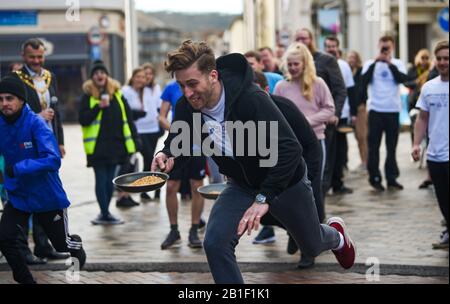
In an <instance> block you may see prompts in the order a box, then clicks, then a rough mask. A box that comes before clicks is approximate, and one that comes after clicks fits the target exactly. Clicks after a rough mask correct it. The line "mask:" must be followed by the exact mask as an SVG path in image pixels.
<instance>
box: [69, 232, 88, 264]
mask: <svg viewBox="0 0 450 304" xmlns="http://www.w3.org/2000/svg"><path fill="white" fill-rule="evenodd" d="M67 247H68V248H69V251H70V254H71V255H72V256H73V257H74V258H76V259H78V263H79V264H78V265H79V267H80V270H82V269H83V267H84V265H85V264H86V252H85V251H84V248H83V243H82V240H81V237H80V236H79V235H77V234H72V235H70V240H67Z"/></svg>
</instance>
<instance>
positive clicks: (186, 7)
mask: <svg viewBox="0 0 450 304" xmlns="http://www.w3.org/2000/svg"><path fill="white" fill-rule="evenodd" d="M135 2H136V8H137V9H139V10H143V11H151V12H155V11H173V12H188V13H198V12H200V13H207V12H219V13H224V14H242V9H243V4H242V0H206V1H205V0H135Z"/></svg>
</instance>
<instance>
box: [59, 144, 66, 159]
mask: <svg viewBox="0 0 450 304" xmlns="http://www.w3.org/2000/svg"><path fill="white" fill-rule="evenodd" d="M59 152H60V153H61V158H64V156H66V149H65V148H64V146H63V145H59Z"/></svg>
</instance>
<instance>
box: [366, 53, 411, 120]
mask: <svg viewBox="0 0 450 304" xmlns="http://www.w3.org/2000/svg"><path fill="white" fill-rule="evenodd" d="M391 62H392V64H393V65H395V66H396V67H397V68H398V70H399V71H400V72H402V73H404V74H406V67H405V65H404V64H403V62H402V61H401V60H399V59H395V58H394V59H392V60H391ZM373 63H374V60H369V61H367V62H366V63H365V64H364V67H363V70H362V74H363V75H364V74H365V73H366V72H367V71H368V70H369V67H370V66H371V65H372V64H373ZM367 104H368V110H369V111H371V110H372V111H376V112H382V113H398V112H400V111H401V97H400V85H399V84H398V83H397V82H396V81H395V79H394V75H393V74H392V72H391V70H390V69H389V65H388V64H387V63H386V62H377V64H376V65H375V70H374V73H373V78H372V82H371V83H370V84H369V100H368V102H367Z"/></svg>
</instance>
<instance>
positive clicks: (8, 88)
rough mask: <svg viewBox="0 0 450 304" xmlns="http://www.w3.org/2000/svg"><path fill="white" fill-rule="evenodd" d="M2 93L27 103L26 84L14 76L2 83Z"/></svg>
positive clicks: (3, 80) (0, 83)
mask: <svg viewBox="0 0 450 304" xmlns="http://www.w3.org/2000/svg"><path fill="white" fill-rule="evenodd" d="M0 93H9V94H12V95H14V96H16V97H17V98H19V99H21V100H22V101H24V102H26V101H27V99H28V98H27V91H26V88H25V84H24V83H23V82H22V81H21V80H20V79H19V78H16V77H14V76H6V77H4V78H3V79H2V80H1V81H0Z"/></svg>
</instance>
